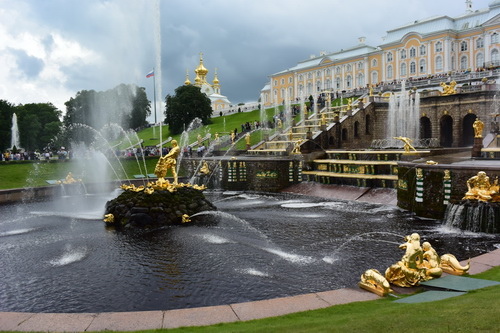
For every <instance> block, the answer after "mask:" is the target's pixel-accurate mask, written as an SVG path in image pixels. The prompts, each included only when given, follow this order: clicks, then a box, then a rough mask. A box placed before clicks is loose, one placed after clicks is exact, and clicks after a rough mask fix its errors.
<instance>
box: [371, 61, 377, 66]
mask: <svg viewBox="0 0 500 333" xmlns="http://www.w3.org/2000/svg"><path fill="white" fill-rule="evenodd" d="M372 67H377V59H373V60H372Z"/></svg>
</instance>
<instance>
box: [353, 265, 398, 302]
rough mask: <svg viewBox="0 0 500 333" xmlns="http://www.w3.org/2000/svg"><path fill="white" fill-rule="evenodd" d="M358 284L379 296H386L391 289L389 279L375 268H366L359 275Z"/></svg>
mask: <svg viewBox="0 0 500 333" xmlns="http://www.w3.org/2000/svg"><path fill="white" fill-rule="evenodd" d="M358 286H359V287H361V288H363V289H365V290H368V291H371V292H372V293H375V294H377V295H379V296H386V295H387V294H389V293H392V292H393V290H392V289H391V286H390V284H389V281H387V279H386V278H385V277H384V275H383V274H381V273H380V272H379V271H378V270H376V269H368V270H366V271H365V272H364V273H363V274H362V275H361V281H360V282H359V283H358Z"/></svg>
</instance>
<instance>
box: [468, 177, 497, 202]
mask: <svg viewBox="0 0 500 333" xmlns="http://www.w3.org/2000/svg"><path fill="white" fill-rule="evenodd" d="M462 200H479V201H485V202H500V186H499V184H498V177H497V178H496V179H495V180H494V181H493V184H491V183H490V177H488V176H487V175H486V172H484V171H479V172H478V173H477V175H476V176H473V177H471V178H469V179H468V180H467V193H465V196H464V197H463V198H462Z"/></svg>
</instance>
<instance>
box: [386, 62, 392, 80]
mask: <svg viewBox="0 0 500 333" xmlns="http://www.w3.org/2000/svg"><path fill="white" fill-rule="evenodd" d="M392 75H393V70H392V65H389V66H387V78H388V79H392Z"/></svg>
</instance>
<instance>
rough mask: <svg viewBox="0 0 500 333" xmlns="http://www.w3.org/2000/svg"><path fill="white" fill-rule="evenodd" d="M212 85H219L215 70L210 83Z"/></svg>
mask: <svg viewBox="0 0 500 333" xmlns="http://www.w3.org/2000/svg"><path fill="white" fill-rule="evenodd" d="M212 83H213V84H214V85H218V84H219V78H218V77H217V68H216V69H215V74H214V80H213V81H212Z"/></svg>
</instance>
